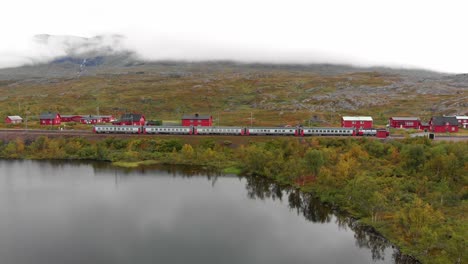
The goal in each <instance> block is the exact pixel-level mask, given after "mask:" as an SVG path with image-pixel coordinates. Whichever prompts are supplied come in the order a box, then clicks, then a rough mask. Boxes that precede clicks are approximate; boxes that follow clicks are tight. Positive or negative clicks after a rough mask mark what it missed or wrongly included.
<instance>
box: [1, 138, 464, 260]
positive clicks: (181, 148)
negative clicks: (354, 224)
mask: <svg viewBox="0 0 468 264" xmlns="http://www.w3.org/2000/svg"><path fill="white" fill-rule="evenodd" d="M0 157H1V158H11V159H92V160H102V161H111V162H115V163H117V164H121V165H122V164H123V165H138V164H140V163H143V164H148V163H163V164H187V165H201V166H206V167H211V168H215V169H218V170H220V171H221V170H224V171H226V172H231V173H232V172H238V173H242V174H246V175H251V177H265V178H269V179H272V180H274V181H276V182H278V183H280V184H283V185H288V186H293V187H295V188H298V189H300V190H301V191H303V192H307V193H312V194H313V195H315V196H317V197H318V198H319V199H320V200H321V201H323V202H325V203H327V204H330V205H331V206H334V207H337V208H339V209H340V210H344V211H347V212H349V213H350V214H352V215H353V216H355V217H356V218H359V219H360V221H361V222H363V223H366V224H369V225H371V226H373V227H375V228H376V229H377V230H378V231H379V232H381V233H382V234H383V235H384V236H385V237H387V238H388V239H389V240H390V241H392V242H394V243H395V244H397V245H398V246H399V247H400V249H401V250H402V252H403V253H406V254H409V255H412V256H414V257H416V258H417V259H419V260H420V261H422V262H423V263H467V261H468V255H467V253H466V252H467V250H466V249H467V241H466V238H467V237H468V236H467V230H468V227H467V223H468V221H467V215H468V210H467V209H468V207H467V206H468V204H467V198H468V188H467V181H468V175H467V172H468V142H462V143H460V142H457V143H453V142H443V141H442V142H432V141H430V140H428V139H425V138H416V139H403V140H391V141H387V142H382V141H380V140H375V139H368V138H281V139H268V140H265V141H259V140H250V142H249V143H245V144H233V143H232V142H231V141H229V140H225V139H224V140H220V139H219V138H216V137H203V138H201V139H200V140H199V141H197V142H193V141H191V142H188V141H186V140H185V139H184V138H164V139H161V138H158V137H134V138H124V139H122V138H114V137H107V138H105V139H102V140H97V141H93V140H89V139H85V138H79V137H77V138H48V137H44V136H41V137H38V138H37V139H35V140H33V141H27V142H25V141H24V140H23V139H21V138H18V139H16V140H12V141H9V142H1V144H0Z"/></svg>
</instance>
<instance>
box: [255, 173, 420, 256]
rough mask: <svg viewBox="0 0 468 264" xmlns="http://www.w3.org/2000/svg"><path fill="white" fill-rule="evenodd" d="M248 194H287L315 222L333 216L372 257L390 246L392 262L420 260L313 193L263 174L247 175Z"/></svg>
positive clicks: (295, 207)
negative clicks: (288, 185) (256, 175)
mask: <svg viewBox="0 0 468 264" xmlns="http://www.w3.org/2000/svg"><path fill="white" fill-rule="evenodd" d="M246 180H247V184H246V189H247V195H248V197H249V198H251V199H261V200H264V199H266V198H272V199H276V198H278V199H280V200H281V198H282V197H283V196H284V195H287V197H288V205H289V207H290V208H291V209H292V210H295V211H296V212H297V214H298V215H299V214H300V215H303V216H304V217H305V218H306V219H307V220H309V221H311V222H314V223H328V222H330V221H331V220H332V219H333V216H335V219H336V224H337V225H338V226H339V227H340V228H343V229H348V228H349V229H351V230H352V231H353V232H354V238H355V239H356V246H358V247H360V248H368V249H370V251H371V253H372V259H373V260H374V261H377V260H384V259H385V249H387V248H389V247H390V248H392V249H393V254H392V258H393V260H394V263H395V264H418V263H420V262H419V261H417V260H415V259H414V258H413V257H411V256H407V255H403V254H401V252H400V251H399V250H398V249H396V248H395V247H394V245H392V244H391V243H390V242H389V241H388V240H387V239H385V238H384V237H383V236H382V235H380V234H379V233H378V232H376V231H375V229H373V228H372V227H370V226H367V225H363V224H361V223H359V222H358V221H356V220H355V219H353V218H352V217H349V216H348V215H346V214H344V213H340V212H338V211H337V210H334V209H333V208H332V207H331V206H329V205H326V204H324V203H321V202H320V200H319V199H317V198H316V197H314V196H313V195H312V194H309V193H303V192H301V191H299V190H298V189H295V188H291V187H285V186H280V185H278V184H275V183H274V182H272V181H271V180H269V179H266V178H264V177H247V178H246Z"/></svg>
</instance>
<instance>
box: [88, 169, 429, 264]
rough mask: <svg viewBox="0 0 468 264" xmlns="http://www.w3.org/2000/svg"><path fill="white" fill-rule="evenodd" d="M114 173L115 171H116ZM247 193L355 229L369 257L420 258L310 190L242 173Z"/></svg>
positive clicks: (410, 261) (214, 175)
mask: <svg viewBox="0 0 468 264" xmlns="http://www.w3.org/2000/svg"><path fill="white" fill-rule="evenodd" d="M92 165H93V168H94V170H95V171H96V172H100V173H102V172H104V171H106V172H116V171H119V172H123V173H124V174H125V175H129V174H131V173H134V172H135V171H138V172H139V173H141V174H142V175H145V174H146V175H152V174H154V173H155V172H158V171H165V172H167V173H169V174H171V175H172V176H173V177H183V178H190V177H200V176H203V177H206V178H207V180H209V181H211V182H212V185H213V186H214V185H215V183H216V181H217V179H218V177H238V178H240V179H241V178H244V177H241V176H235V175H222V174H220V173H219V172H217V171H213V170H210V169H207V168H205V167H196V166H180V165H177V166H175V165H153V166H141V167H138V168H121V169H116V168H115V167H114V166H112V165H111V164H109V163H102V162H97V163H93V164H92ZM116 175H117V174H116ZM245 180H246V185H245V188H246V190H247V196H248V198H250V199H259V200H265V199H272V200H280V201H282V200H283V198H284V197H287V201H288V205H289V208H290V209H291V210H294V211H295V212H296V213H297V214H298V215H302V216H303V217H304V218H305V219H307V220H308V221H311V222H313V223H329V222H330V221H332V220H333V219H334V220H335V223H336V224H337V225H338V226H339V227H340V228H342V229H350V230H352V231H353V232H354V238H355V239H356V246H358V247H359V248H367V249H369V250H370V251H371V254H372V260H374V261H378V260H385V257H386V256H385V251H386V250H387V249H388V248H392V249H393V253H392V259H393V260H394V263H395V264H418V263H420V262H419V261H417V260H415V259H414V258H413V257H411V256H407V255H404V254H401V252H400V251H399V250H398V249H396V248H395V247H394V245H393V244H391V243H390V242H389V241H388V240H387V239H385V238H384V237H383V236H381V235H380V234H379V233H377V232H376V231H375V230H374V229H373V228H372V227H369V226H367V225H363V224H360V223H359V222H358V221H356V220H355V219H353V218H352V217H349V216H348V215H346V214H344V213H342V212H339V211H337V210H335V209H333V208H332V207H331V206H329V205H327V204H324V203H322V202H320V200H319V199H318V198H316V197H315V196H313V195H311V194H307V193H303V192H300V191H299V190H297V189H295V188H291V187H288V186H281V185H279V184H276V183H274V182H273V181H271V180H269V179H267V178H264V177H245Z"/></svg>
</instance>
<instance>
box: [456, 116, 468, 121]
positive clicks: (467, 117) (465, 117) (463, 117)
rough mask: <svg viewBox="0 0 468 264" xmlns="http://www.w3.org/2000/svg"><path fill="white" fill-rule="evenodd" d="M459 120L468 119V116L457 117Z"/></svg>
mask: <svg viewBox="0 0 468 264" xmlns="http://www.w3.org/2000/svg"><path fill="white" fill-rule="evenodd" d="M455 118H456V119H457V120H465V119H468V116H455Z"/></svg>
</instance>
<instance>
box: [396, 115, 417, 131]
mask: <svg viewBox="0 0 468 264" xmlns="http://www.w3.org/2000/svg"><path fill="white" fill-rule="evenodd" d="M389 125H390V127H393V128H415V129H419V128H420V126H421V121H420V120H418V119H411V120H409V119H408V120H398V119H397V120H395V119H393V118H390V119H389Z"/></svg>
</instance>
